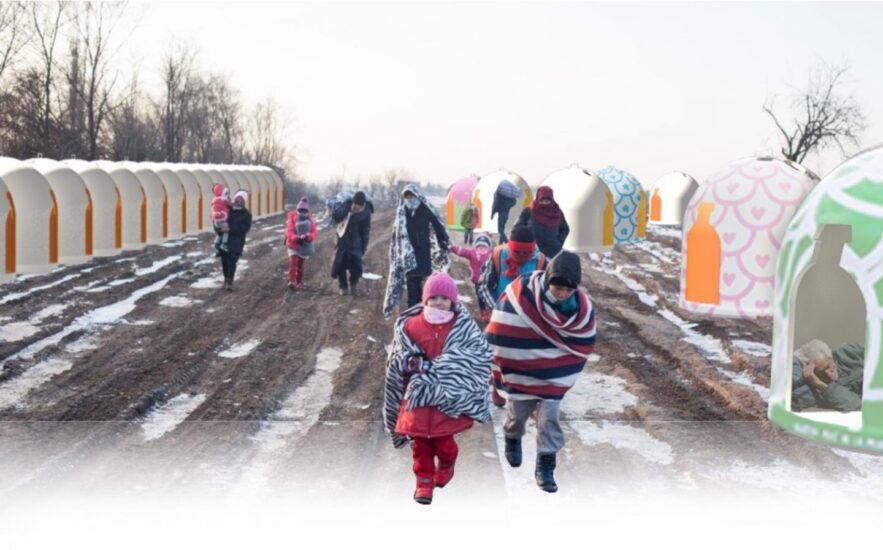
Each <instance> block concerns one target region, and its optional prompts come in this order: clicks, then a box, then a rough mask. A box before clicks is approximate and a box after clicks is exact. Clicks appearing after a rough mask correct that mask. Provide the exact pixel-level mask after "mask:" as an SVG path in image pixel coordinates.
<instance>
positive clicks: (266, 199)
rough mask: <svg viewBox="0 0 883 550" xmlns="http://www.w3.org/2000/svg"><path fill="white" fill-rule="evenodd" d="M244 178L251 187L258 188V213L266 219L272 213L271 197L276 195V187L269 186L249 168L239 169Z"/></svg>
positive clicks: (273, 185)
mask: <svg viewBox="0 0 883 550" xmlns="http://www.w3.org/2000/svg"><path fill="white" fill-rule="evenodd" d="M239 170H240V172H242V173H243V174H244V175H245V177H246V178H248V179H249V180H250V181H251V182H252V186H253V187H254V186H258V187H259V188H260V190H261V200H260V203H261V204H260V206H259V208H258V209H259V212H260V215H261V217H262V218H266V217H267V216H269V215H270V214H272V213H273V197H274V196H275V195H276V193H275V191H276V185H275V184H271V183H270V182H268V181H267V180H265V179H264V178H262V177H261V176H260V175H258V174H257V173H256V172H254V171H253V170H251V167H250V166H241V167H240V168H239Z"/></svg>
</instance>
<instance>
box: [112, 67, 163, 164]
mask: <svg viewBox="0 0 883 550" xmlns="http://www.w3.org/2000/svg"><path fill="white" fill-rule="evenodd" d="M145 103H146V100H145V98H144V94H143V93H142V92H141V89H140V85H139V82H138V77H137V76H135V77H134V78H133V79H132V82H131V83H130V84H129V86H128V89H127V91H126V94H125V96H124V97H123V98H122V99H121V100H120V102H119V105H118V106H117V108H116V109H114V110H113V112H112V113H111V114H110V119H109V121H108V126H109V132H108V133H109V148H110V155H111V158H113V159H114V160H132V161H136V162H141V161H145V160H162V159H163V153H162V148H161V145H160V130H159V128H158V125H157V123H156V120H155V119H153V118H152V117H151V114H150V111H149V110H148V109H146V108H145Z"/></svg>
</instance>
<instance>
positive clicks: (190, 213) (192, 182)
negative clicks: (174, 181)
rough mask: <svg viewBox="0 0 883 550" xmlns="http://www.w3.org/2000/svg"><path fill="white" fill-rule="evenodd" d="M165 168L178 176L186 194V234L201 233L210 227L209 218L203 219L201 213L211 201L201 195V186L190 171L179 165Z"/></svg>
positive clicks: (170, 165)
mask: <svg viewBox="0 0 883 550" xmlns="http://www.w3.org/2000/svg"><path fill="white" fill-rule="evenodd" d="M166 166H168V167H169V169H170V170H171V171H172V172H174V174H175V175H176V176H178V179H179V180H181V184H183V185H184V190H185V191H186V192H187V233H190V234H193V233H202V232H203V231H205V230H206V227H207V226H210V225H211V218H204V217H203V212H204V211H205V203H206V201H208V203H209V206H211V202H212V200H211V199H206V197H205V196H204V195H203V192H202V186H201V185H199V182H198V181H197V180H196V177H194V176H193V174H191V173H190V170H188V169H187V168H184V167H183V166H181V165H180V164H167V165H166Z"/></svg>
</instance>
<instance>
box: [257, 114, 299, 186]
mask: <svg viewBox="0 0 883 550" xmlns="http://www.w3.org/2000/svg"><path fill="white" fill-rule="evenodd" d="M287 129H288V120H287V119H286V118H285V116H284V115H283V113H282V112H281V109H280V108H279V105H278V104H277V103H276V102H275V101H273V100H272V99H269V98H268V99H265V100H264V101H261V102H260V103H258V104H257V105H256V106H255V108H254V112H253V114H252V117H251V119H250V125H249V130H248V142H249V151H248V159H249V160H250V161H251V162H253V163H255V164H263V165H266V166H274V167H281V168H283V169H284V171H285V172H288V173H293V172H294V170H293V164H294V156H293V154H292V153H291V151H290V150H289V149H288V147H287V146H286V145H285V143H284V134H285V132H286V130H287Z"/></svg>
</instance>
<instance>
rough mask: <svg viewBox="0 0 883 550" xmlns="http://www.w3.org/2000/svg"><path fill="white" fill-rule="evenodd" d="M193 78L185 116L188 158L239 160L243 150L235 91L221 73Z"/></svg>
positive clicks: (208, 160) (240, 118) (206, 161)
mask: <svg viewBox="0 0 883 550" xmlns="http://www.w3.org/2000/svg"><path fill="white" fill-rule="evenodd" d="M194 80H195V83H194V86H193V103H192V105H191V109H190V111H189V112H188V116H187V130H188V136H189V139H188V152H187V157H188V160H192V161H194V162H203V163H222V164H230V163H234V162H239V161H240V159H241V158H242V157H243V155H244V152H243V150H242V143H241V142H242V128H241V125H242V122H241V120H242V108H241V106H240V104H239V101H238V99H237V97H238V92H237V91H236V90H235V89H234V88H233V87H232V86H231V85H230V83H229V82H228V81H227V79H226V78H225V77H223V76H221V75H211V76H210V77H209V78H208V79H206V80H203V79H194Z"/></svg>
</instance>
